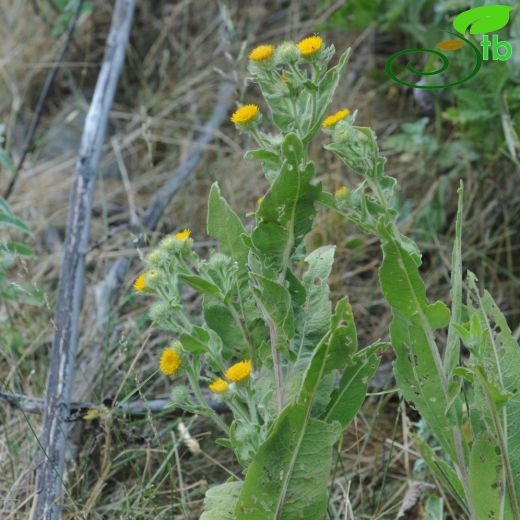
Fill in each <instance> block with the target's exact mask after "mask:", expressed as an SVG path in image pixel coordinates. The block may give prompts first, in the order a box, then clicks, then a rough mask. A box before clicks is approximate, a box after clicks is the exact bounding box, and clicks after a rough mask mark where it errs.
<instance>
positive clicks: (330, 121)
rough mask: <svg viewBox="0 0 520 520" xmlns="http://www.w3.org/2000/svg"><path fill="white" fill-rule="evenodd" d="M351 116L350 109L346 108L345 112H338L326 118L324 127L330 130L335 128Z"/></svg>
mask: <svg viewBox="0 0 520 520" xmlns="http://www.w3.org/2000/svg"><path fill="white" fill-rule="evenodd" d="M349 114H350V110H349V109H348V108H344V109H343V110H340V111H339V112H336V113H335V114H332V115H330V116H329V117H326V118H325V121H323V127H324V128H329V127H331V126H334V125H335V124H336V123H337V122H338V121H341V120H342V119H345V118H346V117H347V116H348V115H349Z"/></svg>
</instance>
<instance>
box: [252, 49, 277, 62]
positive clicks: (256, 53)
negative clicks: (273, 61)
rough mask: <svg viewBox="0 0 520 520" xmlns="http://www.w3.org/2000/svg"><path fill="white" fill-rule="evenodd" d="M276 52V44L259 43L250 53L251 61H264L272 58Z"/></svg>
mask: <svg viewBox="0 0 520 520" xmlns="http://www.w3.org/2000/svg"><path fill="white" fill-rule="evenodd" d="M273 54H274V46H273V45H259V46H258V47H255V48H254V49H253V50H252V51H251V52H250V53H249V55H248V56H249V59H250V60H251V61H264V60H267V59H268V58H270V57H271V56H272V55H273Z"/></svg>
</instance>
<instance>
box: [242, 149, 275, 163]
mask: <svg viewBox="0 0 520 520" xmlns="http://www.w3.org/2000/svg"><path fill="white" fill-rule="evenodd" d="M244 159H257V160H259V161H262V162H265V163H268V164H270V165H271V166H275V167H280V164H281V163H280V156H279V155H278V154H277V153H274V152H270V151H269V150H264V149H263V148H260V149H259V150H249V151H247V152H246V153H245V155H244Z"/></svg>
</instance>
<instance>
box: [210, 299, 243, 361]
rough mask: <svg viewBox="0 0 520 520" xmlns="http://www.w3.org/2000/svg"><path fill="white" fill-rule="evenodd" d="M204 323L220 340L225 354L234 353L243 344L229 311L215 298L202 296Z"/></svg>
mask: <svg viewBox="0 0 520 520" xmlns="http://www.w3.org/2000/svg"><path fill="white" fill-rule="evenodd" d="M203 311H204V321H205V322H206V324H207V325H208V327H209V328H210V329H212V330H214V331H215V332H216V333H217V334H218V335H219V336H220V338H221V340H222V344H223V346H224V349H225V352H226V353H235V352H236V349H237V347H238V346H239V345H241V344H242V343H243V337H242V334H241V332H240V330H239V328H238V327H237V324H236V322H235V319H234V318H233V315H232V314H231V311H230V310H229V309H228V308H227V307H226V306H225V305H224V304H223V303H221V301H220V300H218V299H217V298H214V297H211V296H204V302H203Z"/></svg>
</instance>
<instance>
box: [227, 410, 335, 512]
mask: <svg viewBox="0 0 520 520" xmlns="http://www.w3.org/2000/svg"><path fill="white" fill-rule="evenodd" d="M340 432H341V427H340V425H339V423H337V422H334V423H326V422H323V421H319V420H317V419H312V418H310V409H309V407H308V406H306V405H303V404H292V405H290V406H287V407H286V408H285V409H284V410H283V412H282V413H281V414H280V416H279V417H278V419H277V420H276V422H275V423H274V424H273V426H272V428H271V430H270V432H269V435H268V437H267V439H266V440H265V442H264V443H263V444H262V446H260V449H259V450H258V453H257V454H256V456H255V459H254V461H253V462H252V463H251V465H250V466H249V468H248V470H247V474H246V478H245V481H244V487H243V489H242V492H241V494H240V497H239V499H238V504H237V509H236V514H237V516H236V518H237V520H301V519H302V518H305V519H308V520H321V519H322V518H323V515H324V514H325V510H326V508H327V502H328V494H327V478H328V475H329V471H330V467H331V462H332V446H333V444H334V443H335V442H336V440H337V439H338V436H339V434H340Z"/></svg>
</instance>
